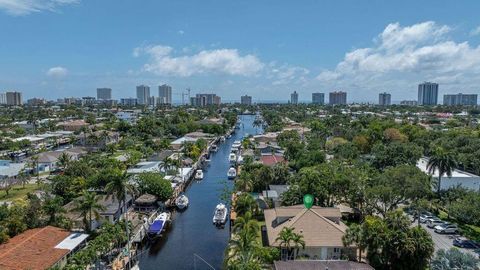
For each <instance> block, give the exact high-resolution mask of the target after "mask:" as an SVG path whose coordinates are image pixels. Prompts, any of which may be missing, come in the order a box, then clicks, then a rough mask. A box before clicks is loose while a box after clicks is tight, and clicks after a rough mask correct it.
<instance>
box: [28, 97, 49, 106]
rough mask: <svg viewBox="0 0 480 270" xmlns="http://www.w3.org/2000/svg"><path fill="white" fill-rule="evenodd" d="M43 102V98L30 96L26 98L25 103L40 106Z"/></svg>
mask: <svg viewBox="0 0 480 270" xmlns="http://www.w3.org/2000/svg"><path fill="white" fill-rule="evenodd" d="M45 103H47V102H46V101H45V99H43V98H31V99H29V100H27V104H28V105H30V106H42V105H45Z"/></svg>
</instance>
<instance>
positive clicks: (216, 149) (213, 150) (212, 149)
mask: <svg viewBox="0 0 480 270" xmlns="http://www.w3.org/2000/svg"><path fill="white" fill-rule="evenodd" d="M217 151H218V147H217V146H216V145H215V144H214V145H212V147H211V148H210V152H217Z"/></svg>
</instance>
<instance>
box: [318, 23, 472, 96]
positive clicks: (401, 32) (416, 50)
mask: <svg viewBox="0 0 480 270" xmlns="http://www.w3.org/2000/svg"><path fill="white" fill-rule="evenodd" d="M450 31H451V28H450V27H448V26H446V25H438V24H436V23H435V22H424V23H419V24H415V25H412V26H406V27H402V26H400V24H398V23H393V24H389V25H388V26H387V27H386V28H385V30H384V31H383V32H382V33H380V34H379V35H378V37H377V38H375V39H374V46H372V47H369V48H360V49H355V50H352V51H350V52H348V53H346V54H345V57H344V59H343V60H342V61H341V62H340V63H338V64H337V66H336V67H335V69H333V70H324V71H322V72H321V73H320V74H319V75H318V76H317V79H318V80H319V81H321V82H323V83H326V84H328V83H329V84H330V85H332V84H335V85H338V84H346V83H350V84H357V85H361V86H362V87H366V88H368V87H370V86H372V85H378V83H379V82H385V81H386V80H388V81H391V82H393V81H397V82H399V81H401V82H402V83H404V84H406V83H407V80H409V82H410V84H411V85H413V84H415V83H416V82H417V81H418V80H420V81H422V80H433V79H435V78H442V79H445V78H455V81H457V82H459V81H461V80H462V78H466V77H468V76H469V74H480V46H478V47H472V46H471V45H470V44H469V43H468V42H455V41H453V40H451V39H450V38H449V36H448V33H449V32H450ZM412 80H413V81H412ZM415 80H417V81H415ZM394 84H395V83H392V85H394Z"/></svg>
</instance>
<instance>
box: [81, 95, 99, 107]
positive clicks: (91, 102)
mask: <svg viewBox="0 0 480 270" xmlns="http://www.w3.org/2000/svg"><path fill="white" fill-rule="evenodd" d="M96 102H97V100H96V99H95V98H94V97H82V106H88V105H94V104H95V103H96Z"/></svg>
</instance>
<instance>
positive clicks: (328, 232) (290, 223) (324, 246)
mask: <svg viewBox="0 0 480 270" xmlns="http://www.w3.org/2000/svg"><path fill="white" fill-rule="evenodd" d="M264 215H265V227H266V230H267V236H266V237H267V239H266V241H265V242H268V244H269V246H272V247H279V248H281V243H280V242H279V241H276V239H277V237H278V236H279V235H280V232H281V231H282V229H283V228H286V227H288V228H293V229H294V232H295V233H297V234H301V235H303V239H304V241H305V249H300V250H299V254H298V255H299V256H300V257H304V258H309V259H314V260H338V259H342V258H345V257H348V258H354V257H355V255H356V248H355V247H344V246H343V242H342V237H343V235H345V231H346V229H347V226H346V225H345V224H344V223H343V222H342V221H341V220H340V218H341V217H342V215H341V213H340V210H339V209H338V208H333V207H331V208H324V207H319V206H313V207H312V208H310V209H307V208H305V207H304V206H303V205H294V206H286V207H275V208H273V209H266V210H265V211H264Z"/></svg>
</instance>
